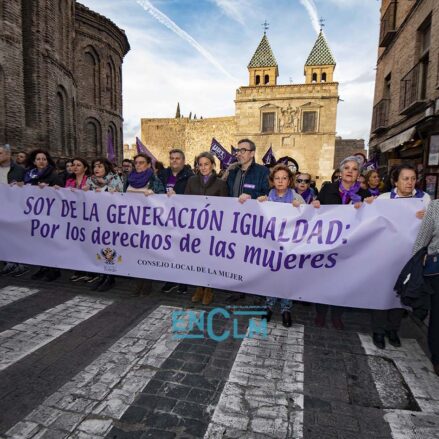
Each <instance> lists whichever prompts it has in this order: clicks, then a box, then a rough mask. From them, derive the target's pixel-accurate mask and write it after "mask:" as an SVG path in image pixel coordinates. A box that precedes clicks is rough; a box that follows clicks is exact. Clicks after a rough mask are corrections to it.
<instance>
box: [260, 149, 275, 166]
mask: <svg viewBox="0 0 439 439" xmlns="http://www.w3.org/2000/svg"><path fill="white" fill-rule="evenodd" d="M262 163H263V164H264V165H274V164H276V159H275V157H274V154H273V148H272V146H271V145H270V148H268V150H267V152H266V153H265V155H264V157H262Z"/></svg>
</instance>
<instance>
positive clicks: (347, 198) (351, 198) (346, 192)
mask: <svg viewBox="0 0 439 439" xmlns="http://www.w3.org/2000/svg"><path fill="white" fill-rule="evenodd" d="M338 190H339V191H340V196H341V202H342V204H349V203H350V202H352V204H355V203H358V202H360V201H361V196H360V195H358V194H357V192H358V191H359V190H360V183H359V182H358V181H357V182H355V184H353V185H352V186H351V188H350V189H346V188H345V187H344V186H343V183H342V182H341V180H340V183H339V185H338Z"/></svg>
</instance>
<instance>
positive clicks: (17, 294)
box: [0, 285, 39, 308]
mask: <svg viewBox="0 0 439 439" xmlns="http://www.w3.org/2000/svg"><path fill="white" fill-rule="evenodd" d="M38 291H39V290H37V289H35V288H25V287H18V286H14V285H8V286H7V287H3V288H1V289H0V308H2V307H3V306H6V305H9V304H11V303H14V302H16V301H17V300H21V299H24V298H25V297H28V296H32V295H33V294H35V293H38Z"/></svg>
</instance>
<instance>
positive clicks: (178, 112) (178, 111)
mask: <svg viewBox="0 0 439 439" xmlns="http://www.w3.org/2000/svg"><path fill="white" fill-rule="evenodd" d="M180 117H181V114H180V102H177V111H176V112H175V118H176V119H180Z"/></svg>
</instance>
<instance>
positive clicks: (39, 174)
mask: <svg viewBox="0 0 439 439" xmlns="http://www.w3.org/2000/svg"><path fill="white" fill-rule="evenodd" d="M52 171H53V166H50V165H49V166H46V167H45V168H44V169H41V171H39V170H38V168H32V169H30V170H29V171H27V172H26V175H25V176H24V183H25V184H29V183H33V182H38V181H39V180H40V179H41V178H43V177H45V176H46V175H49V174H50V173H51V172H52Z"/></svg>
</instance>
